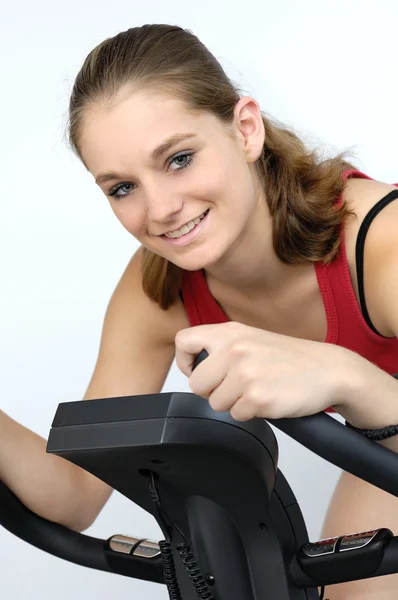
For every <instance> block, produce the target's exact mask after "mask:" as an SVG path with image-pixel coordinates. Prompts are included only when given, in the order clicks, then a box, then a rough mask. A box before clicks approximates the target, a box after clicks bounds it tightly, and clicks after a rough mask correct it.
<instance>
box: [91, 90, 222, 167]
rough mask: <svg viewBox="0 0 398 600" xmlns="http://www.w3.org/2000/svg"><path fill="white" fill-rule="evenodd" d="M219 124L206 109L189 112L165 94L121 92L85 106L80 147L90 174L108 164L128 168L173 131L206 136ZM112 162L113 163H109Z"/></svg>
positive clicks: (142, 158)
mask: <svg viewBox="0 0 398 600" xmlns="http://www.w3.org/2000/svg"><path fill="white" fill-rule="evenodd" d="M217 127H220V125H219V122H218V119H216V118H215V117H214V116H213V115H211V114H209V113H205V112H195V113H194V112H193V111H190V110H189V108H188V106H187V105H186V104H185V103H184V102H183V101H182V100H180V99H177V98H174V97H172V96H169V95H166V94H163V95H162V94H156V95H155V94H154V93H152V94H151V93H150V92H149V91H148V92H147V93H142V92H133V93H131V92H130V93H127V91H124V92H123V93H121V94H119V96H118V97H117V98H116V99H115V100H114V101H113V102H112V103H108V105H105V104H101V103H98V104H94V105H92V106H90V107H87V109H86V112H85V114H84V117H83V123H82V130H81V138H80V148H81V153H82V156H83V160H84V162H85V164H86V166H87V168H88V169H89V170H90V171H91V172H92V173H93V174H95V173H98V172H99V171H101V170H102V169H104V168H106V169H108V168H109V167H113V166H114V167H115V168H116V167H117V168H119V169H120V168H128V166H129V165H130V166H131V164H132V162H133V163H135V164H138V163H139V162H142V161H143V160H145V159H148V158H149V156H150V154H151V152H152V151H153V150H154V149H155V148H156V146H157V145H158V144H159V143H160V142H161V141H162V140H164V139H166V138H167V137H169V136H171V135H174V134H183V133H188V132H190V133H191V132H196V133H197V134H198V135H199V136H201V137H206V136H207V135H208V134H209V133H210V131H212V133H213V135H214V133H215V132H214V128H217ZM110 163H112V164H110Z"/></svg>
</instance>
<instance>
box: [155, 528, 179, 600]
mask: <svg viewBox="0 0 398 600" xmlns="http://www.w3.org/2000/svg"><path fill="white" fill-rule="evenodd" d="M159 548H160V553H161V556H162V564H163V575H164V582H165V584H166V587H167V590H168V592H169V598H170V600H182V596H181V592H180V586H179V585H178V580H177V575H176V569H175V565H174V558H173V552H172V549H171V544H170V542H168V541H167V540H161V541H160V542H159Z"/></svg>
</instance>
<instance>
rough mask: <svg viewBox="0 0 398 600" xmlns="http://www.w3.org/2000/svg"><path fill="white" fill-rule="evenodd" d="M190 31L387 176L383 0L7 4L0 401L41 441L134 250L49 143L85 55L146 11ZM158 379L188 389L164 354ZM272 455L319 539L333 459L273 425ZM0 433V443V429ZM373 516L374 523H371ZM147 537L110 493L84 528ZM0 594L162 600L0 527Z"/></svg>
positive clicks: (241, 79) (83, 381)
mask: <svg viewBox="0 0 398 600" xmlns="http://www.w3.org/2000/svg"><path fill="white" fill-rule="evenodd" d="M154 22H155V23H168V24H177V25H180V26H182V27H186V28H189V29H191V30H192V31H193V32H194V33H195V34H196V35H198V37H199V38H200V39H201V40H202V41H203V42H204V43H205V44H206V45H207V46H208V47H209V49H210V50H211V51H212V52H213V53H214V54H215V56H216V57H217V58H218V59H219V60H220V61H221V63H222V64H223V66H224V68H225V69H226V70H227V72H228V74H229V75H230V76H231V77H232V79H234V80H235V81H236V82H237V83H239V84H240V85H243V87H244V89H245V91H246V93H248V94H250V95H253V96H254V97H255V98H256V99H257V100H258V101H259V102H260V105H261V107H262V109H263V110H265V111H266V112H268V113H270V114H271V115H273V116H275V117H276V118H278V119H280V120H282V121H285V122H286V123H288V124H292V125H294V126H295V127H296V129H297V130H298V131H299V132H302V133H303V135H305V136H306V137H307V138H308V137H309V139H311V140H314V141H316V140H320V141H321V142H323V143H327V145H328V146H327V147H329V148H333V149H336V150H340V149H343V148H347V147H354V149H355V152H356V154H357V157H358V164H359V166H360V167H361V168H362V169H363V170H365V171H366V172H367V173H368V174H369V175H371V176H372V177H375V178H378V179H381V180H384V181H388V182H395V181H398V161H397V148H396V146H397V137H398V136H397V134H398V125H397V109H396V107H397V94H396V81H397V58H398V50H397V48H398V45H397V22H398V4H397V3H396V1H395V0H378V2H374V1H366V0H362V1H358V0H351V1H348V0H336V1H334V2H333V1H327V0H323V1H322V2H319V0H301V1H300V2H297V1H295V0H278V2H275V1H272V2H271V1H270V0H251V2H238V1H237V0H229V1H228V2H226V1H225V2H221V1H220V0H211V1H210V0H200V2H166V1H165V0H146V1H145V2H143V3H141V2H134V1H133V0H130V1H127V0H126V1H123V0H112V2H105V1H104V0H79V1H77V0H68V2H62V1H61V0H60V1H57V2H54V0H51V1H50V0H35V2H31V1H30V0H20V1H14V2H12V3H11V2H10V3H8V4H7V5H5V3H4V4H3V5H2V10H1V14H0V56H1V79H0V89H1V94H0V119H1V129H0V131H1V147H0V211H1V214H0V257H1V258H0V260H1V284H0V285H1V294H0V311H1V312H0V314H1V319H0V327H1V329H0V357H1V361H0V377H1V400H0V407H1V408H2V409H3V410H5V411H6V412H7V413H8V414H10V415H11V416H12V417H13V418H15V419H17V420H19V421H21V422H22V423H23V424H24V425H26V426H28V427H30V428H31V429H33V430H34V431H36V432H38V433H40V434H41V435H43V436H45V437H47V433H48V431H49V428H50V424H51V420H52V416H53V414H54V412H55V410H56V407H57V405H58V403H59V402H63V401H70V400H79V399H80V398H81V397H82V395H83V393H84V391H85V388H86V385H87V383H88V380H89V378H90V375H91V372H92V369H93V366H94V362H95V359H96V354H97V349H98V342H99V336H100V332H101V325H102V319H103V315H104V311H105V308H106V305H107V302H108V300H109V297H110V294H111V292H112V290H113V288H114V286H115V284H116V282H117V280H118V279H119V277H120V275H121V272H122V271H123V269H124V267H125V265H126V264H127V262H128V260H129V258H130V256H131V255H132V253H133V252H134V250H135V249H136V247H137V244H136V242H135V241H134V239H133V238H131V237H130V236H129V235H128V234H127V233H126V232H125V231H124V229H122V227H121V226H120V225H119V223H118V222H117V221H116V219H115V218H114V216H113V214H112V213H111V210H110V208H109V207H108V205H107V202H106V199H105V197H104V196H103V195H102V193H101V192H100V191H99V189H98V188H97V187H96V186H95V185H94V183H93V181H92V178H91V176H90V175H89V174H87V173H86V171H85V169H84V167H83V166H82V165H81V164H80V163H79V162H78V160H77V159H76V158H75V157H74V156H73V155H72V153H71V152H70V150H69V149H68V148H67V146H66V143H65V141H64V139H63V136H64V131H65V123H66V111H67V104H68V97H69V92H70V90H71V87H72V84H73V79H74V77H75V75H76V73H77V71H78V70H79V68H80V66H81V63H82V61H83V60H84V58H85V56H86V55H87V53H88V52H89V51H90V50H91V49H92V47H94V46H95V45H96V44H97V43H99V42H100V41H102V40H103V39H104V38H106V37H110V36H112V35H114V34H116V33H118V32H119V31H120V30H124V29H127V28H129V27H133V26H137V25H142V24H144V23H154ZM165 390H187V391H188V388H187V384H186V381H185V378H184V377H183V376H182V374H181V373H180V372H179V371H178V370H177V369H176V367H175V366H173V368H172V370H171V372H170V375H169V378H168V380H167V382H166V387H165ZM278 439H279V442H280V453H281V458H280V467H281V469H282V471H283V472H284V473H285V475H286V476H287V478H288V480H289V482H290V484H291V486H292V488H293V490H294V492H295V494H296V496H297V498H298V500H299V502H300V504H301V507H302V510H303V513H304V516H305V518H306V521H307V523H308V529H309V533H310V536H311V537H312V538H316V536H318V534H319V531H320V527H321V523H322V519H323V516H324V513H325V510H326V507H327V503H328V501H329V499H330V496H331V493H332V490H333V487H334V484H335V482H336V480H337V477H338V470H337V469H336V468H334V467H332V466H330V465H328V464H326V463H324V462H323V461H322V460H321V459H319V458H317V457H315V456H312V455H310V453H309V452H307V451H306V450H304V449H303V448H301V447H299V446H298V444H296V443H295V442H292V441H290V440H288V439H286V438H285V437H284V436H281V435H280V434H278ZM0 443H1V440H0ZM381 525H382V524H381ZM119 532H124V533H130V534H137V535H148V536H149V537H151V536H152V537H153V538H154V539H158V535H159V530H158V527H157V525H156V523H155V522H154V521H153V519H152V517H150V516H149V515H147V514H146V513H144V512H143V511H141V510H139V509H138V508H137V507H135V506H134V505H132V504H130V503H129V502H128V501H127V500H126V499H125V498H123V497H121V496H119V495H117V494H115V495H114V496H113V497H112V498H111V500H110V502H109V503H108V504H107V506H106V507H105V509H104V510H103V512H102V513H101V515H100V516H99V518H98V520H97V521H96V523H95V524H94V525H93V526H92V527H91V528H90V530H89V531H88V533H90V534H92V535H96V536H99V537H108V536H110V535H112V534H113V533H119ZM0 558H1V560H0V580H1V593H2V596H3V597H4V598H13V599H16V600H25V599H26V598H29V599H30V600H32V599H34V600H35V599H40V600H50V599H51V600H52V599H54V598H57V600H69V599H70V598H71V597H73V598H76V599H77V600H80V599H83V598H84V599H89V598H96V599H102V598H107V597H109V596H111V595H112V597H117V596H118V595H122V596H123V597H128V598H137V597H139V598H142V597H145V598H150V599H165V598H166V597H167V594H166V590H165V589H164V588H162V587H161V586H157V585H154V584H148V583H142V582H138V581H134V580H129V579H125V578H122V577H120V578H119V577H116V576H112V575H108V574H104V573H97V572H93V571H89V570H88V569H83V568H81V567H77V566H74V565H71V564H69V563H65V562H63V561H60V560H58V559H55V558H53V557H49V556H47V555H46V554H44V553H42V552H39V551H38V550H35V549H33V548H30V547H28V546H27V545H26V544H23V543H22V542H20V541H19V540H17V539H16V538H14V537H13V536H11V535H9V534H8V533H7V532H5V531H4V530H2V529H0Z"/></svg>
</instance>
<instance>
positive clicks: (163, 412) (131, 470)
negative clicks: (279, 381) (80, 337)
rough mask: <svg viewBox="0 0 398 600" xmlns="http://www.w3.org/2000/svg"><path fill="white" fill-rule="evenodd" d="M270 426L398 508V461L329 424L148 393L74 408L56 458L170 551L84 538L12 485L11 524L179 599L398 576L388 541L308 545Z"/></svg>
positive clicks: (297, 599) (70, 556)
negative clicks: (105, 489) (150, 522)
mask: <svg viewBox="0 0 398 600" xmlns="http://www.w3.org/2000/svg"><path fill="white" fill-rule="evenodd" d="M206 356H207V353H206V352H205V351H203V352H202V353H201V354H200V355H199V356H198V357H197V359H196V361H195V364H194V368H195V367H196V366H197V365H198V364H199V362H201V360H203V359H204V358H206ZM268 423H271V424H272V425H274V426H275V427H277V428H279V429H280V430H281V431H283V432H285V433H286V434H287V435H289V436H291V437H292V438H293V439H295V440H297V441H298V442H299V443H301V444H302V445H304V446H306V447H307V448H308V449H310V450H311V451H313V452H315V453H316V454H317V455H318V456H321V457H322V458H324V459H325V460H327V461H329V462H331V463H333V464H334V465H336V466H338V467H340V468H341V469H343V470H345V471H348V472H350V473H352V474H354V475H356V476H357V477H360V478H362V479H364V480H365V481H368V482H369V483H371V484H373V485H375V486H377V487H379V488H381V489H383V490H385V491H387V492H389V493H391V494H393V495H395V496H398V455H397V454H395V453H394V452H392V451H390V450H388V449H386V448H384V447H382V446H380V445H378V444H376V443H374V442H371V441H370V440H368V439H366V438H364V437H363V436H361V435H360V434H359V433H357V432H355V431H353V430H351V429H349V428H347V427H345V426H344V425H342V424H341V423H339V422H338V421H336V420H335V419H333V418H332V417H330V416H328V415H327V414H324V413H320V414H317V415H312V416H309V417H303V418H297V419H278V420H271V419H269V420H268V422H267V421H266V420H264V419H253V420H251V421H247V422H243V423H242V422H237V421H235V420H234V419H233V418H232V417H231V416H230V415H229V413H217V412H215V411H213V410H212V409H211V407H210V406H209V403H208V401H207V400H205V399H204V398H201V397H199V396H196V395H195V394H191V393H161V394H146V395H138V396H129V397H118V398H106V399H98V400H90V402H66V403H62V404H60V405H59V406H58V409H57V412H56V414H55V417H54V420H53V423H52V428H51V431H50V435H49V439H48V445H47V452H50V453H53V454H56V455H58V456H61V457H63V458H65V459H67V460H70V461H71V462H73V463H75V464H76V465H78V466H80V467H82V468H83V469H85V470H87V471H89V472H90V473H92V474H93V475H95V476H96V477H98V478H100V479H102V480H103V481H105V482H106V483H108V484H109V485H110V486H111V487H112V488H114V489H116V490H118V491H119V492H120V493H121V494H123V495H124V496H126V497H127V498H129V499H130V500H132V501H133V502H135V503H136V504H138V505H139V506H141V507H142V508H144V509H145V510H146V511H148V512H149V513H151V514H152V515H153V516H154V517H155V519H156V520H157V522H158V524H159V526H160V528H161V531H162V533H163V536H164V539H163V540H160V541H152V540H148V539H138V538H133V537H129V536H123V535H115V536H112V537H111V538H109V539H107V540H101V539H97V538H93V537H90V536H87V535H84V534H79V533H76V532H74V531H70V530H68V529H67V528H65V527H63V526H60V525H57V524H55V523H51V522H49V521H46V520H45V519H42V518H41V517H39V516H37V515H35V514H34V513H32V512H31V511H29V510H28V509H27V508H26V507H25V506H24V505H23V504H22V503H21V502H20V501H19V500H18V499H17V498H16V497H15V496H14V494H13V493H12V492H10V491H9V490H8V488H7V487H6V486H5V485H4V484H0V525H3V527H5V528H6V529H8V530H9V531H10V532H11V533H13V534H15V535H17V536H18V537H20V538H21V539H23V540H25V541H26V542H28V543H30V544H33V545H34V546H36V547H37V548H40V549H41V550H44V551H46V552H49V553H51V554H54V555H55V556H58V557H60V558H63V559H66V560H68V561H70V562H73V563H76V564H80V565H83V566H86V567H90V568H93V569H98V570H102V571H108V572H110V573H117V574H120V575H124V576H127V577H133V578H139V579H143V580H146V581H151V582H154V583H157V584H164V585H166V586H167V590H168V593H169V597H170V599H171V600H197V599H198V598H200V599H202V600H267V599H270V600H271V599H272V600H275V599H276V598H277V599H278V600H316V599H319V597H320V596H319V591H318V590H319V588H321V589H322V590H324V587H325V586H327V585H331V584H334V583H341V582H346V581H353V580H358V579H366V578H371V577H378V576H381V575H387V574H391V573H396V572H398V536H397V537H394V535H393V533H392V532H391V531H390V530H389V529H387V528H383V527H381V528H380V529H377V530H372V531H364V532H359V533H352V534H350V535H342V536H339V537H335V538H330V539H323V540H319V541H317V542H315V543H312V542H310V541H309V540H308V535H307V530H306V526H305V523H304V520H303V516H302V513H301V510H300V507H299V505H298V503H297V501H296V498H295V496H294V494H293V492H292V490H291V488H290V486H289V484H288V482H287V481H286V479H285V478H284V476H283V474H282V473H281V472H280V470H279V469H278V446H277V442H276V438H275V436H274V433H273V431H272V429H271V427H270V426H269V424H268ZM321 597H323V591H322V592H321Z"/></svg>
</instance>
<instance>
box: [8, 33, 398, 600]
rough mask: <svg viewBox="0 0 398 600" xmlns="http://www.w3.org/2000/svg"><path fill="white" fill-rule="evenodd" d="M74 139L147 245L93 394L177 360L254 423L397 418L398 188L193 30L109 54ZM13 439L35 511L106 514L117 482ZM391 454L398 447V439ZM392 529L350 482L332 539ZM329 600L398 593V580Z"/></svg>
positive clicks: (336, 590) (12, 425)
mask: <svg viewBox="0 0 398 600" xmlns="http://www.w3.org/2000/svg"><path fill="white" fill-rule="evenodd" d="M69 133H70V141H71V145H72V147H73V149H74V151H75V152H76V154H77V155H78V156H79V157H80V159H81V161H82V162H83V164H84V165H85V167H86V168H87V169H88V170H89V171H90V173H91V174H92V175H93V177H94V179H95V181H96V184H97V185H98V186H99V187H100V188H101V190H102V191H103V192H104V194H105V196H106V197H107V199H108V201H109V202H110V205H111V207H112V209H113V211H114V213H115V215H116V217H117V218H118V220H119V221H120V223H121V224H122V225H123V227H125V229H126V230H127V231H129V232H130V233H131V235H132V236H134V237H135V238H136V240H138V242H139V243H140V244H141V246H140V249H139V250H138V252H137V253H136V254H135V255H134V256H133V257H132V259H131V261H130V263H129V265H128V266H127V269H126V271H125V273H124V274H123V276H122V278H121V280H120V282H119V284H118V285H117V287H116V289H115V291H114V294H113V295H112V298H111V300H110V303H109V307H108V310H107V314H106V317H105V321H104V327H103V334H102V339H101V346H100V351H99V356H98V361H97V364H96V367H95V371H94V374H93V376H92V379H91V382H90V384H89V387H88V389H87V392H86V394H85V399H90V398H98V397H110V396H117V395H120V396H121V395H130V394H144V393H155V392H159V391H160V390H161V389H162V386H163V383H164V381H165V379H166V376H167V373H168V371H169V369H170V366H171V363H172V361H173V358H174V357H175V356H176V358H177V364H178V366H179V368H180V369H181V370H182V371H183V372H184V373H185V374H186V375H187V377H189V383H190V386H191V388H192V390H193V391H194V392H195V393H197V394H199V395H201V396H204V397H206V398H208V400H209V402H210V404H211V406H212V407H213V408H214V409H215V410H219V411H230V413H231V415H232V416H233V417H234V418H235V419H237V420H246V419H250V418H253V417H269V418H279V417H299V416H303V415H308V414H313V413H316V412H319V411H322V410H327V409H334V410H335V411H337V412H339V413H340V414H341V415H343V417H344V418H345V419H346V420H347V421H349V422H350V423H351V424H352V425H353V426H355V427H357V428H362V429H363V428H368V429H375V428H384V427H386V426H387V425H390V424H392V423H394V424H395V423H398V382H397V381H396V380H395V379H394V378H393V377H391V375H392V374H394V373H396V372H398V339H397V336H398V310H397V301H398V236H397V231H398V202H395V201H394V200H396V199H398V189H397V188H396V187H395V186H394V185H389V184H387V183H382V182H378V181H374V180H372V179H370V178H369V177H367V176H366V175H365V174H363V173H360V172H358V171H356V170H355V168H354V167H353V166H352V165H350V164H348V163H347V162H346V161H345V159H344V157H343V156H336V157H334V158H330V159H328V160H321V159H320V158H319V156H318V153H317V152H315V151H311V150H309V149H308V148H306V147H305V146H304V144H303V143H302V142H301V141H300V139H299V138H298V137H297V136H296V135H295V134H294V133H293V132H292V131H289V130H287V129H285V128H283V127H281V126H279V125H276V124H274V123H272V122H271V121H270V120H269V119H268V118H267V117H266V116H265V115H264V114H263V113H262V112H261V110H260V108H259V105H258V102H257V101H256V100H255V99H253V98H251V97H248V96H243V95H241V94H240V93H239V90H238V89H237V88H236V87H235V86H234V85H233V84H232V82H231V81H230V80H229V79H228V77H227V76H226V74H225V73H224V71H223V70H222V68H221V66H220V65H219V63H218V62H217V61H216V59H215V58H214V57H213V56H212V55H211V54H210V53H209V51H208V50H207V49H206V48H205V47H204V46H203V44H201V42H200V41H199V40H198V39H197V38H196V37H195V36H194V35H193V34H192V33H191V32H189V31H186V30H184V29H181V28H179V27H176V26H169V25H145V26H143V27H137V28H134V29H130V30H128V31H126V32H123V33H120V34H118V35H117V36H115V37H113V38H111V39H108V40H105V41H104V42H103V43H101V44H100V45H99V46H98V47H97V48H95V49H94V50H93V51H92V52H91V53H90V54H89V56H88V57H87V58H86V60H85V63H84V65H83V67H82V69H81V71H80V72H79V74H78V76H77V78H76V81H75V85H74V88H73V92H72V96H71V100H70V132H69ZM203 348H205V349H206V350H207V351H208V353H209V357H208V358H207V359H206V360H205V361H204V362H203V363H202V364H201V365H200V366H199V367H198V368H197V369H196V370H195V371H194V373H193V374H192V375H191V365H192V362H193V359H194V357H195V356H196V355H197V354H198V353H199V352H200V351H201V350H202V349H203ZM0 438H1V440H2V444H1V446H0V478H1V479H2V480H4V481H5V483H6V484H7V485H8V486H9V487H10V488H11V489H12V490H13V491H14V492H15V493H16V494H17V495H18V496H19V497H20V498H21V500H22V501H23V502H24V503H25V504H26V505H27V506H29V507H30V508H31V509H32V510H34V511H35V512H37V513H38V514H41V515H43V516H44V517H46V518H48V519H52V520H54V521H58V522H61V523H63V524H66V525H67V526H69V527H73V528H75V529H84V528H85V527H87V526H88V525H89V524H90V523H91V522H92V521H93V520H94V519H95V517H96V516H97V514H98V512H99V511H100V509H101V507H102V506H103V505H104V503H105V502H106V500H107V498H108V497H109V495H110V492H111V490H110V489H109V488H108V487H107V486H105V485H104V484H103V483H102V482H99V481H98V480H96V479H94V478H93V477H92V476H90V475H89V474H87V473H85V472H83V471H81V470H79V469H77V468H76V467H75V466H74V465H72V464H71V463H68V462H66V461H62V460H61V459H59V458H57V457H54V456H50V455H46V454H45V452H44V447H45V441H44V440H43V439H41V438H39V437H38V436H36V435H35V434H33V433H32V432H30V431H29V430H27V429H25V428H23V427H22V426H21V425H20V424H18V423H16V422H15V421H13V420H11V419H10V418H9V417H8V416H6V415H5V414H4V413H1V414H0ZM380 443H383V444H384V445H387V446H389V447H390V448H392V449H393V450H396V451H398V439H397V438H394V437H390V438H387V439H385V440H384V441H382V442H380ZM379 514H381V515H383V518H382V523H381V521H380V518H379V517H378V515H379ZM381 525H382V526H387V527H390V528H391V529H392V530H393V531H394V530H395V531H397V530H398V501H396V500H395V498H393V497H391V496H389V495H388V494H386V493H384V492H381V491H380V490H377V489H374V488H373V487H372V486H370V485H369V484H366V483H364V482H362V481H358V480H356V479H355V478H354V477H352V476H350V475H348V474H343V475H342V477H341V479H340V482H339V484H338V486H337V489H336V491H335V494H334V497H333V500H332V502H331V505H330V508H329V512H328V516H327V519H326V523H325V527H324V534H325V536H329V535H333V534H341V533H342V532H351V531H360V530H364V529H369V528H371V527H373V526H374V527H379V526H381ZM327 596H328V597H329V598H330V599H331V600H343V599H346V598H350V599H353V598H357V597H358V598H359V597H360V598H361V599H362V600H370V599H371V598H372V599H373V598H376V596H377V599H378V600H387V599H388V600H394V599H395V598H398V578H397V576H389V577H384V578H379V579H376V580H368V581H364V582H355V583H352V584H344V585H340V586H333V587H331V588H330V589H328V590H327Z"/></svg>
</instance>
